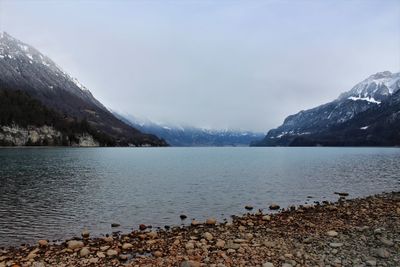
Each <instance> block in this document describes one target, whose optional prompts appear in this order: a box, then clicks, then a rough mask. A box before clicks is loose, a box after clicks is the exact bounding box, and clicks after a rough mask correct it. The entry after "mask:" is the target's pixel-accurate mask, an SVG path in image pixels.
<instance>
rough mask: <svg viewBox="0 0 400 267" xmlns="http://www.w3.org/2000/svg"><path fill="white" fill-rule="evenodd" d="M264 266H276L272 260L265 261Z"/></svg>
mask: <svg viewBox="0 0 400 267" xmlns="http://www.w3.org/2000/svg"><path fill="white" fill-rule="evenodd" d="M262 267H274V264H273V263H272V262H265V263H264V264H263V266H262Z"/></svg>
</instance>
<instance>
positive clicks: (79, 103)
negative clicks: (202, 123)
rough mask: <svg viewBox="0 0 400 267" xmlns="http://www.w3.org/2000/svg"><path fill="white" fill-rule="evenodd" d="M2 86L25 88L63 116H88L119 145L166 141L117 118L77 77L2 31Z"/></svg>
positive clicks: (143, 144) (92, 122) (93, 123)
mask: <svg viewBox="0 0 400 267" xmlns="http://www.w3.org/2000/svg"><path fill="white" fill-rule="evenodd" d="M0 89H3V90H14V91H16V90H20V91H23V92H25V93H27V94H28V95H29V96H31V97H33V98H35V99H37V100H39V101H40V102H41V103H43V104H44V105H45V106H46V107H48V108H50V109H51V110H54V111H56V112H58V113H60V114H61V115H62V116H64V117H69V118H71V119H76V120H87V122H88V123H89V124H90V126H91V127H93V128H94V129H96V130H97V131H98V132H100V133H102V134H106V135H108V136H110V137H111V138H112V139H114V140H115V144H116V145H122V146H126V145H134V146H164V145H167V144H166V142H165V141H164V140H161V139H159V138H157V137H156V136H154V135H149V134H143V133H141V132H140V131H139V130H137V129H135V128H133V127H132V126H129V125H127V124H126V123H124V122H122V121H120V120H119V119H117V118H116V117H115V116H114V115H113V114H112V113H111V112H110V111H109V110H108V109H107V108H105V107H104V106H103V105H102V104H101V103H100V102H99V101H98V100H97V99H96V98H94V96H93V95H92V94H91V92H90V91H89V90H88V89H87V88H86V87H84V86H83V85H82V84H80V83H79V82H78V80H77V79H75V78H73V77H71V76H70V75H69V74H67V73H66V72H65V71H63V70H62V69H61V68H60V67H58V66H57V65H56V64H55V63H54V62H53V61H52V60H51V59H50V58H48V57H46V56H45V55H43V54H41V53H40V52H39V51H38V50H36V49H35V48H33V47H32V46H29V45H27V44H25V43H23V42H21V41H19V40H17V39H15V38H14V37H12V36H11V35H9V34H7V33H0Z"/></svg>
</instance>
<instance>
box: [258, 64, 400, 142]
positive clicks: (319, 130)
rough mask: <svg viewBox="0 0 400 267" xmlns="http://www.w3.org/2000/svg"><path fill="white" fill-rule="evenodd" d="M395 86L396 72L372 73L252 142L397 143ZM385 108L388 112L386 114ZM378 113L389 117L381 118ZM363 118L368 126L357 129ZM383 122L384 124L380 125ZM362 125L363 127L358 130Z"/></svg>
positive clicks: (399, 76) (397, 85)
mask: <svg viewBox="0 0 400 267" xmlns="http://www.w3.org/2000/svg"><path fill="white" fill-rule="evenodd" d="M399 89H400V73H391V72H389V71H384V72H379V73H376V74H374V75H371V76H370V77H368V78H367V79H365V80H363V81H362V82H360V83H358V84H357V85H355V86H354V87H353V88H352V89H351V90H349V91H347V92H345V93H342V94H341V95H340V96H339V97H338V98H337V99H335V100H334V101H332V102H329V103H327V104H324V105H321V106H318V107H316V108H312V109H309V110H305V111H300V112H299V113H297V114H294V115H290V116H288V117H287V118H286V119H285V120H284V122H283V124H282V125H281V126H279V127H278V128H276V129H272V130H270V131H269V132H268V134H267V135H266V136H265V138H264V139H263V140H261V141H259V142H253V143H252V145H254V146H300V145H332V146H335V145H357V146H360V145H373V146H375V145H398V144H400V140H396V138H397V137H396V132H397V130H398V129H397V128H396V125H397V124H396V123H397V122H396V121H397V119H398V116H397V115H398V111H399V110H400V105H399V103H398V102H397V101H395V99H397V97H398V95H399V92H400V90H399ZM387 110H390V111H391V112H392V113H390V114H387ZM384 111H385V112H384ZM366 114H368V116H369V117H370V118H376V119H377V118H378V117H379V118H380V120H381V121H376V122H374V121H371V119H367V115H366ZM382 114H386V116H389V117H392V119H391V120H390V119H389V120H387V119H388V118H385V119H384V118H382V116H381V115H382ZM366 121H369V124H368V125H363V126H360V127H358V129H357V126H356V125H359V124H360V123H361V122H363V123H364V124H365V123H366ZM385 121H386V122H387V123H386V124H385V125H383V124H382V123H383V122H385ZM369 125H372V126H373V125H375V126H376V127H378V125H379V127H381V128H382V127H383V128H385V129H386V130H385V131H384V133H383V132H381V131H379V127H378V128H376V127H372V126H369ZM389 125H390V126H391V127H392V128H390V127H389ZM362 127H367V128H365V129H361V128H362ZM368 127H369V128H368ZM388 127H389V128H388ZM367 129H368V130H367ZM374 129H375V130H374ZM389 131H391V132H392V133H393V134H394V136H393V135H391V134H389V133H388V132H389ZM334 133H335V134H334ZM350 133H351V135H349V134H350ZM387 135H390V136H391V137H390V140H387V141H385V140H384V136H386V137H387ZM387 138H389V137H387ZM398 138H400V136H398ZM355 139H356V140H355Z"/></svg>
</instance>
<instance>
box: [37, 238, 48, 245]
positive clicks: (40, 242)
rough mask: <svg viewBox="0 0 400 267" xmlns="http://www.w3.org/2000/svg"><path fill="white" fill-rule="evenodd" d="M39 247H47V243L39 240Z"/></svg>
mask: <svg viewBox="0 0 400 267" xmlns="http://www.w3.org/2000/svg"><path fill="white" fill-rule="evenodd" d="M38 245H39V247H47V246H48V245H49V242H48V241H47V240H44V239H41V240H39V241H38Z"/></svg>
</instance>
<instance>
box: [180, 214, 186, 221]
mask: <svg viewBox="0 0 400 267" xmlns="http://www.w3.org/2000/svg"><path fill="white" fill-rule="evenodd" d="M179 218H181V220H182V221H183V220H185V219H186V218H187V216H186V215H185V214H181V215H180V216H179Z"/></svg>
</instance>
